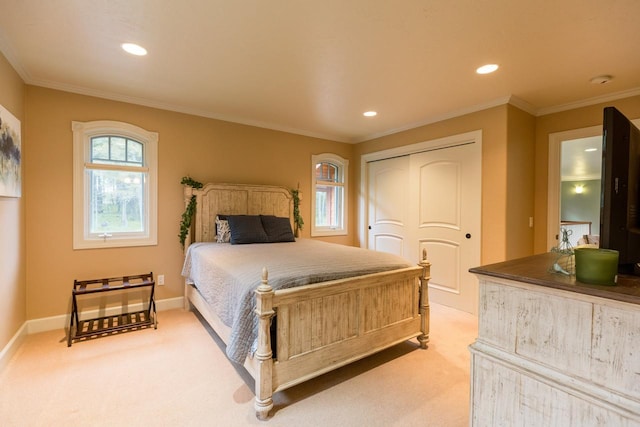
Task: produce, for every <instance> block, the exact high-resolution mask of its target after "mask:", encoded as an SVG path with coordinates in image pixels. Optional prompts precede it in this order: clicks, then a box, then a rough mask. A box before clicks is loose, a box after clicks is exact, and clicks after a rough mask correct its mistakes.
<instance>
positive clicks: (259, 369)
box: [254, 255, 430, 418]
mask: <svg viewBox="0 0 640 427" xmlns="http://www.w3.org/2000/svg"><path fill="white" fill-rule="evenodd" d="M429 268H430V264H429V263H428V262H427V261H426V255H425V259H424V260H423V261H422V262H421V263H420V266H416V267H409V268H405V269H401V270H393V271H388V272H382V273H376V274H369V275H365V276H358V277H355V278H350V279H341V280H335V281H331V282H323V283H319V284H316V285H308V286H303V287H299V288H293V289H285V290H279V291H276V292H274V291H273V290H272V289H271V288H270V287H269V286H268V284H267V277H266V271H265V272H264V277H263V283H262V285H261V286H260V287H259V288H258V290H256V296H257V301H256V302H257V304H256V313H257V315H258V317H259V319H260V329H259V335H258V350H257V352H256V354H255V360H254V361H255V362H256V364H257V366H255V372H254V373H255V380H256V413H257V415H258V417H259V418H266V417H267V415H268V412H269V411H270V410H271V408H272V406H273V402H272V397H271V396H272V394H273V392H275V391H278V390H283V389H286V388H288V387H291V386H293V385H296V384H298V383H301V382H303V381H306V380H308V379H310V378H313V377H316V376H318V375H321V374H323V373H325V372H329V371H331V370H333V369H336V368H338V367H340V366H343V365H346V364H348V363H351V362H353V361H355V360H358V359H361V358H363V357H366V356H368V355H371V354H373V353H376V352H379V351H381V350H383V349H385V348H388V347H391V346H393V345H395V344H398V343H401V342H403V341H406V340H408V339H410V338H414V337H418V341H419V342H420V345H421V347H422V348H426V345H427V342H428V340H429V302H428V296H427V283H428V280H429ZM274 314H275V315H276V316H277V322H276V323H277V325H276V326H277V327H276V357H277V358H276V359H272V353H271V338H270V332H269V326H270V321H271V318H272V316H273V315H274Z"/></svg>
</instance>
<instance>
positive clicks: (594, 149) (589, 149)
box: [584, 148, 598, 152]
mask: <svg viewBox="0 0 640 427" xmlns="http://www.w3.org/2000/svg"><path fill="white" fill-rule="evenodd" d="M584 151H586V152H590V151H598V149H597V148H586V149H585V150H584Z"/></svg>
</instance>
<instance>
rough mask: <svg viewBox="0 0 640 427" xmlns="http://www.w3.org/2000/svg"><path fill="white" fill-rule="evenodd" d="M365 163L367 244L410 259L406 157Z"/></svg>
mask: <svg viewBox="0 0 640 427" xmlns="http://www.w3.org/2000/svg"><path fill="white" fill-rule="evenodd" d="M367 167H368V168H369V170H368V177H369V183H368V199H369V207H368V213H369V232H368V248H369V249H374V250H376V251H381V252H389V253H392V254H396V255H400V256H403V257H405V258H407V259H411V258H409V254H408V247H407V246H408V242H407V235H408V234H409V232H408V230H407V217H408V214H409V211H408V209H407V207H408V203H409V196H408V192H409V189H408V182H409V157H408V156H404V157H397V158H394V159H386V160H381V161H375V162H370V163H368V164H367ZM411 261H416V262H417V258H415V257H414V259H411Z"/></svg>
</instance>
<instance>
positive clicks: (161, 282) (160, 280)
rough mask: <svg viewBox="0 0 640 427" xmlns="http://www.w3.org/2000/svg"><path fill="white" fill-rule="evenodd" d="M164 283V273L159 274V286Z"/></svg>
mask: <svg viewBox="0 0 640 427" xmlns="http://www.w3.org/2000/svg"><path fill="white" fill-rule="evenodd" d="M163 285H164V274H159V275H158V286H163Z"/></svg>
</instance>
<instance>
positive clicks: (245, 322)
mask: <svg viewBox="0 0 640 427" xmlns="http://www.w3.org/2000/svg"><path fill="white" fill-rule="evenodd" d="M411 266H413V265H412V264H410V263H409V262H407V261H406V260H405V259H404V258H401V257H398V256H396V255H391V254H388V253H384V252H376V251H372V250H368V249H362V248H356V247H352V246H344V245H338V244H333V243H327V242H322V241H318V240H312V239H298V240H296V241H295V242H288V243H259V244H246V245H232V244H229V243H194V244H192V245H190V246H189V248H188V250H187V253H186V257H185V261H184V266H183V270H182V275H183V276H184V277H185V279H186V281H187V283H191V284H194V285H195V286H196V288H197V289H198V292H200V294H201V295H202V297H203V298H204V300H205V301H206V302H207V303H208V304H209V305H210V307H211V308H212V310H213V311H214V312H215V313H216V314H217V315H218V317H219V318H220V319H221V321H222V322H223V323H224V324H225V325H227V326H228V327H229V328H230V329H231V335H230V338H229V342H228V343H227V349H226V353H227V356H228V357H229V359H230V360H232V361H234V362H237V363H240V364H243V363H244V361H245V360H246V358H247V356H251V355H253V353H254V352H255V350H256V347H257V335H258V319H257V316H256V315H255V313H254V309H255V297H254V290H255V289H256V288H257V287H258V286H259V285H260V281H261V277H262V269H263V268H264V267H266V268H267V270H268V273H269V285H270V286H271V287H272V288H273V289H274V290H278V289H286V288H292V287H295V286H304V285H309V284H313V283H319V282H324V281H328V280H336V279H343V278H349V277H355V276H361V275H365V274H372V273H378V272H382V271H389V270H395V269H400V268H406V267H411Z"/></svg>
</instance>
